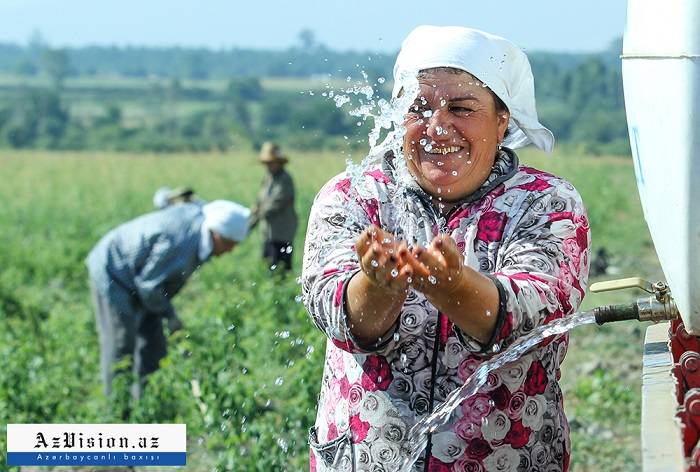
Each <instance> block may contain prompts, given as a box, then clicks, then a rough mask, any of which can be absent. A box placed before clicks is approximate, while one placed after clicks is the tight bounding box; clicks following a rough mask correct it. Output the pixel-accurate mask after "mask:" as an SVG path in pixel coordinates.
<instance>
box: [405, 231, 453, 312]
mask: <svg viewBox="0 0 700 472" xmlns="http://www.w3.org/2000/svg"><path fill="white" fill-rule="evenodd" d="M411 255H412V257H411V258H410V259H409V260H411V264H412V268H413V273H414V274H415V276H414V277H413V280H412V282H411V285H412V286H413V288H415V289H416V290H418V291H419V292H422V293H423V294H424V295H425V296H426V297H428V299H429V300H431V301H434V300H435V299H442V298H446V297H450V296H452V295H454V294H455V293H456V292H457V291H458V290H459V287H460V284H461V283H462V282H463V279H464V263H463V256H462V253H461V252H460V250H459V248H458V247H457V244H456V243H455V241H454V240H453V239H452V238H451V237H450V236H449V235H446V234H441V235H439V236H436V237H435V238H434V239H433V240H432V242H431V243H430V244H429V245H428V246H427V247H422V246H416V247H414V248H413V249H412V250H411Z"/></svg>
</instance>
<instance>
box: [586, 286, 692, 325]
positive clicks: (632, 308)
mask: <svg viewBox="0 0 700 472" xmlns="http://www.w3.org/2000/svg"><path fill="white" fill-rule="evenodd" d="M625 288H640V289H642V290H644V291H645V292H647V293H649V294H651V296H650V297H642V298H638V299H637V301H636V302H633V303H623V304H619V305H604V306H600V307H597V308H595V309H593V312H594V314H595V320H596V323H598V324H599V325H601V324H603V323H608V322H611V321H623V320H639V321H653V322H654V323H658V322H659V321H665V320H673V319H676V318H678V317H679V316H680V315H679V313H678V308H677V307H676V303H675V302H674V301H673V297H671V291H670V289H669V287H668V285H667V284H666V283H664V282H655V283H651V282H649V281H647V280H644V279H642V278H640V277H631V278H628V279H619V280H608V281H605V282H597V283H594V284H593V285H591V287H590V290H591V292H594V293H599V292H609V291H611V290H621V289H625Z"/></svg>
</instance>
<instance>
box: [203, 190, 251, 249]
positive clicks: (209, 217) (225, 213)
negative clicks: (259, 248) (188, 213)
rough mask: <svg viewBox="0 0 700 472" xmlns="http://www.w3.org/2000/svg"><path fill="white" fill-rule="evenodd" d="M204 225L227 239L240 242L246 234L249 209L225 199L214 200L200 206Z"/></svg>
mask: <svg viewBox="0 0 700 472" xmlns="http://www.w3.org/2000/svg"><path fill="white" fill-rule="evenodd" d="M202 211H203V212H204V226H206V228H207V229H209V230H211V231H214V232H215V233H218V234H219V235H221V237H223V238H226V239H228V240H229V241H236V242H241V241H243V240H244V239H245V237H246V235H247V234H248V218H249V217H250V210H249V209H248V208H246V207H244V206H243V205H239V204H238V203H235V202H230V201H227V200H214V201H213V202H211V203H207V204H206V205H204V207H202Z"/></svg>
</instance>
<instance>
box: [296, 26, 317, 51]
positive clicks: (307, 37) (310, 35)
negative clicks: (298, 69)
mask: <svg viewBox="0 0 700 472" xmlns="http://www.w3.org/2000/svg"><path fill="white" fill-rule="evenodd" d="M297 39H299V44H300V46H301V49H302V50H303V51H307V52H310V51H313V50H314V49H316V48H317V47H318V43H317V42H316V34H314V32H313V31H312V30H310V29H308V28H305V29H303V30H301V31H299V34H298V35H297Z"/></svg>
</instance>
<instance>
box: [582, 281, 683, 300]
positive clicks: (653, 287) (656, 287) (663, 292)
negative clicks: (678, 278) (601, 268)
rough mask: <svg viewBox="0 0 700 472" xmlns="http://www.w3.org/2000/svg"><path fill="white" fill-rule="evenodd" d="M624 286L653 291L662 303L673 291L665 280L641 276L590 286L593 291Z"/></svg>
mask: <svg viewBox="0 0 700 472" xmlns="http://www.w3.org/2000/svg"><path fill="white" fill-rule="evenodd" d="M624 288H640V289H642V290H644V291H645V292H647V293H651V294H652V295H654V296H655V297H656V299H657V300H658V301H659V302H661V303H666V302H667V301H668V300H669V299H670V298H671V291H670V289H669V287H668V285H666V283H664V282H654V283H651V282H649V281H648V280H644V279H643V278H641V277H630V278H627V279H618V280H606V281H605V282H596V283H594V284H592V285H591V286H590V289H589V290H590V291H591V292H593V293H600V292H609V291H611V290H622V289H624Z"/></svg>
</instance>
